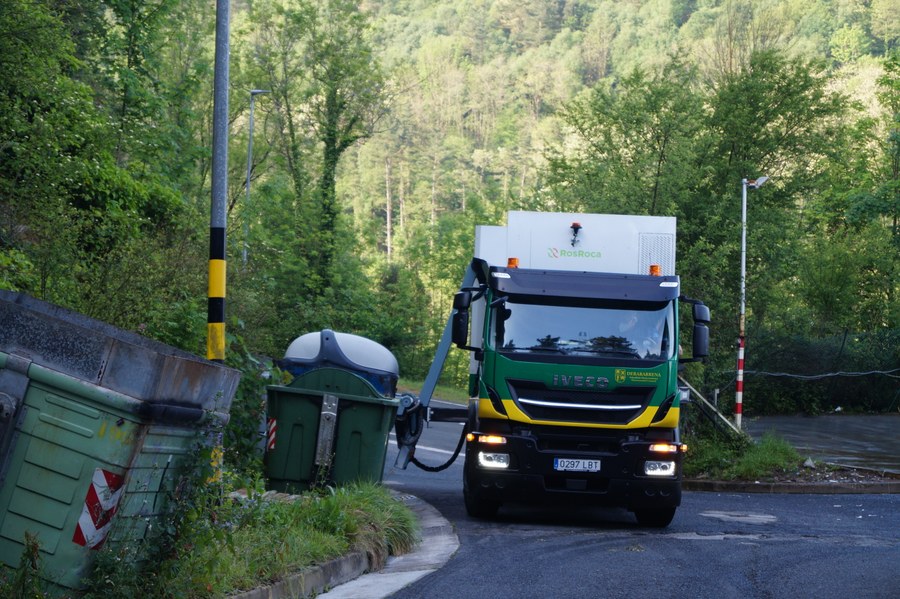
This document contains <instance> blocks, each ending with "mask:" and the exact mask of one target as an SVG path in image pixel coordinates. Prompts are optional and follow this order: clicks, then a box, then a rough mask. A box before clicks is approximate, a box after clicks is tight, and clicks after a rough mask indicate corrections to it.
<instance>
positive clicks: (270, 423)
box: [266, 418, 278, 451]
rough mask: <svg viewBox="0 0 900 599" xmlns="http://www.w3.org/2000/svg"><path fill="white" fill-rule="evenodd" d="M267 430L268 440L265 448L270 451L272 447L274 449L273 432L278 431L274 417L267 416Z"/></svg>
mask: <svg viewBox="0 0 900 599" xmlns="http://www.w3.org/2000/svg"><path fill="white" fill-rule="evenodd" d="M268 430H269V442H268V443H267V444H266V449H268V450H269V451H272V450H273V449H275V433H276V432H277V431H278V421H276V420H275V419H274V418H269V421H268Z"/></svg>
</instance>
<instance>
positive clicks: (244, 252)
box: [241, 89, 269, 268]
mask: <svg viewBox="0 0 900 599" xmlns="http://www.w3.org/2000/svg"><path fill="white" fill-rule="evenodd" d="M267 93H269V90H267V89H251V90H250V124H249V128H248V132H247V182H246V184H245V187H246V190H247V201H246V202H245V204H244V209H245V210H247V209H249V208H250V171H251V170H252V169H253V101H254V100H255V99H256V96H258V95H259V94H267ZM243 220H244V227H243V228H244V247H243V248H242V250H241V265H242V266H243V267H244V268H246V267H247V236H248V235H249V227H248V226H247V218H246V217H244V219H243Z"/></svg>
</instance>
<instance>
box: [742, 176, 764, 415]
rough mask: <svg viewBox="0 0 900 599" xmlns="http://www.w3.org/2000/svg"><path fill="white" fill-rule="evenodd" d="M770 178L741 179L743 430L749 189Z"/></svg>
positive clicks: (758, 186) (759, 185) (756, 187)
mask: <svg viewBox="0 0 900 599" xmlns="http://www.w3.org/2000/svg"><path fill="white" fill-rule="evenodd" d="M768 180H769V178H768V177H759V178H757V179H756V180H754V181H748V180H747V179H746V178H744V179H741V313H740V317H739V321H740V322H739V323H738V363H737V384H736V386H735V397H734V424H735V425H736V426H737V428H738V430H740V429H741V416H742V415H743V412H744V348H745V316H744V314H745V311H746V307H747V189H759V188H760V187H762V184H763V183H765V182H766V181H768Z"/></svg>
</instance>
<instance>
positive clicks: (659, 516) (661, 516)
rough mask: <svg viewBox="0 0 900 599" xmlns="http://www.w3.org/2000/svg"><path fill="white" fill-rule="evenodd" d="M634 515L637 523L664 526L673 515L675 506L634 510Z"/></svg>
mask: <svg viewBox="0 0 900 599" xmlns="http://www.w3.org/2000/svg"><path fill="white" fill-rule="evenodd" d="M634 517H635V518H637V521H638V524H640V525H641V526H647V527H650V528H665V527H666V526H668V525H669V524H671V522H672V518H674V517H675V508H673V507H661V508H652V509H641V510H634Z"/></svg>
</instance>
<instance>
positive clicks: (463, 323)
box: [450, 291, 472, 348]
mask: <svg viewBox="0 0 900 599" xmlns="http://www.w3.org/2000/svg"><path fill="white" fill-rule="evenodd" d="M471 304H472V292H471V291H459V292H457V293H456V295H454V296H453V321H452V323H451V327H452V328H451V332H450V333H451V335H450V338H451V340H452V341H453V343H455V344H456V345H457V346H458V347H462V348H465V347H466V346H468V345H469V306H470V305H471Z"/></svg>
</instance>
